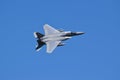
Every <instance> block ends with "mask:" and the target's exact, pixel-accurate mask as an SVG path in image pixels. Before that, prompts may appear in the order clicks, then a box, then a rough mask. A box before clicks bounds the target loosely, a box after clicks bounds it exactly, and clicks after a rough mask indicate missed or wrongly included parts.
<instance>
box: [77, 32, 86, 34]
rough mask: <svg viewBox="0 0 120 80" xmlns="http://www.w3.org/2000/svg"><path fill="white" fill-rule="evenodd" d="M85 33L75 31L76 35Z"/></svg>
mask: <svg viewBox="0 0 120 80" xmlns="http://www.w3.org/2000/svg"><path fill="white" fill-rule="evenodd" d="M82 34H85V33H84V32H76V35H82Z"/></svg>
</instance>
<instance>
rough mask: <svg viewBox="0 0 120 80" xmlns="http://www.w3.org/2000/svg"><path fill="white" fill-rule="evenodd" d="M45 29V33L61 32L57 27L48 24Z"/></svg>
mask: <svg viewBox="0 0 120 80" xmlns="http://www.w3.org/2000/svg"><path fill="white" fill-rule="evenodd" d="M44 31H45V35H51V34H56V33H60V31H58V30H56V29H55V28H53V27H51V26H50V25H48V24H45V25H44Z"/></svg>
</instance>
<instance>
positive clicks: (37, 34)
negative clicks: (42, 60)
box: [34, 32, 45, 51]
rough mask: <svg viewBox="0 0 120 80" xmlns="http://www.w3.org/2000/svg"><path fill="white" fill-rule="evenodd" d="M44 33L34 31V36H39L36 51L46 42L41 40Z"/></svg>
mask: <svg viewBox="0 0 120 80" xmlns="http://www.w3.org/2000/svg"><path fill="white" fill-rule="evenodd" d="M43 36H44V35H43V34H41V33H39V32H34V37H35V38H37V46H36V51H39V50H40V48H41V47H42V46H43V45H44V44H45V43H44V42H42V41H41V39H40V38H41V37H43Z"/></svg>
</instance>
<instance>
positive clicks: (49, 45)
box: [46, 41, 61, 53]
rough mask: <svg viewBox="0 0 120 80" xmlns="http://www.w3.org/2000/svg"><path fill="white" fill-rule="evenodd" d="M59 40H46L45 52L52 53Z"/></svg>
mask: <svg viewBox="0 0 120 80" xmlns="http://www.w3.org/2000/svg"><path fill="white" fill-rule="evenodd" d="M60 42H61V41H48V42H46V45H47V52H48V53H52V51H53V50H54V49H55V48H56V47H57V46H58V45H59V43H60Z"/></svg>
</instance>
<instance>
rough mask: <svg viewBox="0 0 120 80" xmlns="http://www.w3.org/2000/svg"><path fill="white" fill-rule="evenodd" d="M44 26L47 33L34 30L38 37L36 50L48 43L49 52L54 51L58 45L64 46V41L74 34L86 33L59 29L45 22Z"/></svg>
mask: <svg viewBox="0 0 120 80" xmlns="http://www.w3.org/2000/svg"><path fill="white" fill-rule="evenodd" d="M43 28H44V31H45V35H43V34H41V33H39V32H34V37H35V38H36V39H37V46H36V51H39V50H40V49H41V47H42V46H43V45H46V46H47V50H46V51H47V53H52V52H53V50H54V49H55V48H56V47H58V46H64V43H62V41H65V40H68V39H70V38H71V37H72V36H77V35H82V34H84V32H71V31H63V30H57V29H55V28H53V27H52V26H50V25H48V24H45V25H44V26H43Z"/></svg>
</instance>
